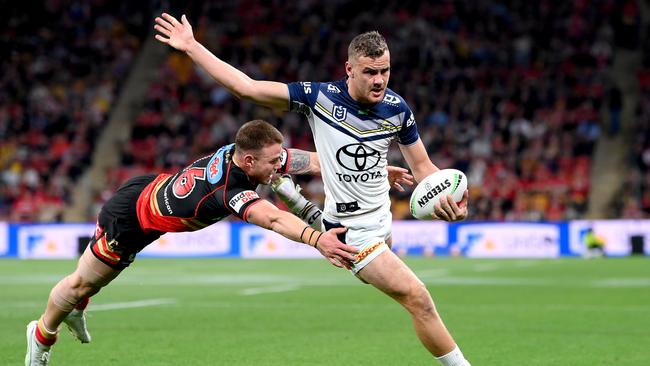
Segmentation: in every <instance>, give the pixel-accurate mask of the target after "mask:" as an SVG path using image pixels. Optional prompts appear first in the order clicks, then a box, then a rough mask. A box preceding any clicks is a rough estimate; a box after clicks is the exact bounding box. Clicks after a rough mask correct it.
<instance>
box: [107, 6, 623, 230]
mask: <svg viewBox="0 0 650 366" xmlns="http://www.w3.org/2000/svg"><path fill="white" fill-rule="evenodd" d="M475 5H478V6H477V7H472V8H470V7H468V6H466V4H465V3H463V2H454V3H452V2H442V3H438V4H427V3H420V2H407V3H406V4H404V3H400V4H396V3H395V4H392V5H388V6H380V5H375V7H374V8H373V7H371V8H368V7H365V6H366V5H363V4H362V3H361V2H359V3H351V4H349V3H346V4H343V3H337V6H328V7H324V6H322V4H320V3H319V2H316V1H311V2H309V1H308V2H301V3H300V4H290V3H275V2H274V3H272V4H261V3H259V2H253V1H242V2H237V3H227V4H206V5H205V6H204V7H203V9H201V12H200V13H201V16H200V17H199V18H198V19H197V21H195V22H194V23H195V24H196V26H195V28H197V38H199V40H200V41H201V42H203V43H204V44H205V45H206V46H207V47H208V48H209V49H212V50H214V51H215V53H216V54H217V55H218V56H219V57H221V58H223V59H225V60H228V61H229V62H232V63H233V64H235V65H238V66H239V67H241V68H242V69H243V70H244V71H245V72H247V73H248V74H249V75H252V76H253V77H254V78H259V79H276V80H283V81H294V80H305V81H309V80H325V79H327V78H328V76H329V77H331V76H330V75H338V76H339V77H343V75H344V74H343V71H344V70H343V67H342V65H343V60H345V58H346V56H347V55H346V52H347V50H346V48H345V47H346V45H347V42H348V41H349V39H351V38H352V37H353V36H354V35H355V34H356V33H358V32H360V31H362V30H366V29H369V28H373V27H375V24H378V25H379V26H378V30H379V31H380V32H381V33H383V34H384V35H385V36H386V37H387V38H388V40H389V46H390V47H391V54H392V69H393V72H392V75H391V76H392V78H391V82H390V85H389V86H391V87H392V88H393V89H395V90H396V91H399V92H400V93H402V95H404V97H405V98H406V100H407V101H408V102H409V104H410V106H411V108H412V109H413V110H414V111H415V113H416V119H417V121H418V128H419V130H420V134H421V136H422V139H423V141H424V142H425V145H426V146H427V149H428V151H429V152H430V154H431V155H432V158H433V161H434V162H436V163H437V164H438V165H439V166H440V167H441V168H447V167H454V168H457V169H460V170H463V171H465V172H467V173H468V177H469V179H470V186H471V187H472V188H471V198H470V200H471V201H472V205H471V209H472V212H471V215H470V216H471V218H472V219H475V220H543V219H544V220H561V219H568V218H576V217H580V215H582V214H583V213H584V212H585V210H586V204H587V198H588V193H589V174H590V171H589V170H590V162H591V155H592V151H593V146H594V142H595V140H596V139H597V137H598V134H599V124H600V112H599V111H600V108H601V106H602V105H603V103H604V102H605V99H606V98H607V93H608V90H607V87H606V85H605V78H604V71H605V70H606V68H607V67H608V64H609V62H610V59H611V53H612V47H611V40H610V39H609V38H610V37H611V29H610V27H609V22H608V15H607V14H608V12H610V10H611V7H612V6H613V2H612V1H602V2H597V5H598V6H591V5H593V4H591V5H589V4H588V2H576V3H575V4H564V5H562V6H551V4H550V3H549V2H539V3H527V4H520V3H519V2H512V4H510V5H504V4H496V3H492V2H487V1H484V2H478V4H475ZM588 5H589V6H588ZM362 10H365V12H362ZM278 12H279V13H282V14H284V15H285V16H283V17H277V16H275V14H278ZM359 14H363V15H359ZM365 14H368V15H365ZM369 14H372V17H371V16H370V15H369ZM160 73H161V75H160V78H159V81H158V82H157V83H155V84H154V85H152V86H151V91H150V93H149V99H148V101H147V103H146V105H145V107H144V108H143V112H142V113H141V114H140V116H139V118H138V119H137V121H136V123H135V127H134V129H133V139H132V142H131V143H130V144H129V145H128V146H126V147H125V154H124V160H123V167H122V168H120V169H119V170H118V171H117V172H115V179H113V181H114V183H115V184H116V185H117V184H118V183H119V182H121V181H123V180H124V179H125V178H126V177H127V176H131V175H133V174H135V173H136V172H139V171H152V170H154V171H158V170H174V169H176V168H178V167H180V166H181V165H182V162H183V161H186V160H187V159H190V158H192V157H196V156H200V155H201V154H202V153H207V152H209V151H210V150H211V149H212V148H213V147H214V146H218V145H220V144H222V143H226V142H227V141H230V140H231V137H232V133H233V132H234V131H235V130H236V127H237V125H238V124H239V123H241V122H242V121H246V120H248V119H251V118H253V117H262V118H266V119H268V120H271V121H273V122H274V123H276V124H277V125H278V126H280V127H281V129H282V130H283V132H284V133H285V135H286V136H287V137H288V140H287V143H288V145H291V146H294V147H298V148H303V149H313V145H312V142H311V133H310V131H309V129H308V128H307V127H306V122H304V121H303V120H301V119H300V117H299V116H297V115H294V114H285V115H277V114H274V113H273V112H272V111H269V110H264V109H262V108H259V107H256V106H253V105H252V104H250V103H246V102H241V103H240V102H239V101H237V100H234V99H232V98H231V97H230V96H229V95H228V93H227V92H226V91H225V90H223V89H221V88H220V87H219V86H218V85H215V84H214V83H213V82H212V81H211V80H210V79H209V78H208V77H207V76H206V75H204V74H203V73H202V71H201V70H199V69H196V68H195V67H194V66H193V65H192V63H191V61H190V60H189V58H188V57H186V56H185V55H182V54H179V53H172V54H171V55H170V57H169V61H168V62H167V63H166V64H165V65H164V67H163V68H162V69H161V70H160ZM134 151H137V154H134V153H133V152H134ZM163 152H164V153H163ZM391 159H392V160H391V163H393V164H396V165H401V166H405V163H404V162H403V161H401V160H400V159H401V158H400V154H399V153H398V151H397V150H394V154H391ZM305 179H306V178H305ZM301 184H302V186H303V188H304V189H305V191H306V192H307V194H308V196H309V197H311V198H312V199H315V200H316V201H320V202H321V203H322V199H323V197H322V195H323V189H322V185H321V182H320V180H318V179H312V180H301ZM408 194H409V192H406V193H404V194H395V195H394V216H395V217H396V218H400V219H406V218H409V217H410V215H409V213H408V202H407V200H408Z"/></svg>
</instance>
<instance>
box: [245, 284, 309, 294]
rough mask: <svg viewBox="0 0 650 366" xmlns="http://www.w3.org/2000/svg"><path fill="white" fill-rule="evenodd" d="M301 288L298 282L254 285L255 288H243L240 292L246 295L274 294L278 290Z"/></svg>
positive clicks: (287, 290) (286, 290)
mask: <svg viewBox="0 0 650 366" xmlns="http://www.w3.org/2000/svg"><path fill="white" fill-rule="evenodd" d="M299 288H300V285H298V284H285V285H278V286H270V287H253V288H246V289H243V290H241V291H239V294H240V295H244V296H253V295H260V294H272V293H277V292H289V291H296V290H297V289H299Z"/></svg>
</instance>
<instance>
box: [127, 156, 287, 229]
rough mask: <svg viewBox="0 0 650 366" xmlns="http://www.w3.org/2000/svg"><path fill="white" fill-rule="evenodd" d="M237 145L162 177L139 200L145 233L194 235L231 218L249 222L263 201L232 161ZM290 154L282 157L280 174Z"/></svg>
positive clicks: (140, 219) (138, 206)
mask: <svg viewBox="0 0 650 366" xmlns="http://www.w3.org/2000/svg"><path fill="white" fill-rule="evenodd" d="M234 151H235V144H230V145H226V146H223V147H222V148H220V149H219V150H217V152H215V153H214V154H212V155H208V156H205V157H203V158H201V159H199V160H197V161H195V162H193V163H192V164H191V165H189V166H187V167H185V168H184V169H183V170H181V171H180V172H178V173H176V174H174V175H170V174H161V175H159V176H157V177H156V179H154V180H153V181H152V182H151V183H149V184H148V185H147V186H146V187H145V189H144V190H143V191H142V193H141V194H140V196H139V197H138V202H137V215H138V221H139V222H140V226H141V227H142V229H143V230H144V231H145V232H148V231H151V230H155V231H162V232H179V231H195V230H199V229H202V228H204V227H206V226H209V225H211V224H213V223H215V222H217V221H219V220H221V219H223V218H225V217H226V216H228V215H230V214H235V215H236V216H237V217H239V218H241V219H243V220H244V221H246V211H247V210H248V208H250V207H251V205H253V204H254V203H255V202H257V201H259V200H260V197H259V196H258V195H257V192H255V189H256V188H257V184H254V183H252V182H251V181H250V180H249V179H248V176H247V175H246V173H244V171H243V170H241V169H240V168H239V167H238V166H237V165H235V164H234V163H233V161H232V155H233V154H234ZM288 154H289V152H288V150H286V149H284V150H283V153H282V168H281V169H280V170H281V172H284V171H286V167H287V166H288V164H287V163H288V161H289V156H288Z"/></svg>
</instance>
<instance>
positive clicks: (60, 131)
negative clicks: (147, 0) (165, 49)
mask: <svg viewBox="0 0 650 366" xmlns="http://www.w3.org/2000/svg"><path fill="white" fill-rule="evenodd" d="M149 14H150V10H146V7H144V8H141V7H140V6H139V5H137V4H136V5H126V4H113V3H111V2H109V1H95V2H92V3H91V2H82V3H79V2H75V3H72V4H70V3H69V2H54V1H48V2H44V3H43V6H42V7H41V6H39V7H36V8H34V7H33V6H32V5H30V4H29V3H25V4H18V3H16V4H13V5H12V7H11V8H10V9H9V11H8V13H7V14H3V15H5V18H6V22H3V25H2V27H1V28H0V60H1V61H0V62H1V63H2V75H1V76H0V220H11V221H23V222H34V221H39V222H48V221H60V220H61V218H62V212H63V209H64V208H65V206H66V204H68V203H69V198H70V192H71V190H72V189H73V187H74V183H75V181H76V180H77V178H78V177H79V176H80V175H81V174H82V172H83V171H84V170H85V169H86V168H87V166H88V165H89V164H90V156H91V153H92V150H93V147H94V144H95V141H96V138H97V136H98V135H99V134H100V133H101V130H102V127H103V124H104V122H105V120H106V118H107V115H108V114H109V113H110V109H111V105H112V103H113V101H114V99H115V97H116V92H117V91H118V90H119V87H120V84H121V83H122V81H123V80H124V79H125V78H126V76H127V74H128V71H129V68H130V66H131V64H132V61H133V58H134V56H135V55H136V54H137V52H138V50H139V47H140V44H141V42H142V39H143V37H144V34H145V33H144V29H145V28H144V24H143V19H145V18H146V17H149Z"/></svg>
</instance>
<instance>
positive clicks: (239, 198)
mask: <svg viewBox="0 0 650 366" xmlns="http://www.w3.org/2000/svg"><path fill="white" fill-rule="evenodd" d="M257 198H260V196H258V195H257V192H255V191H243V192H240V193H239V194H237V195H236V196H235V197H233V198H232V199H231V200H230V202H228V205H229V206H230V207H231V208H232V209H233V210H235V212H240V210H241V208H242V207H243V206H244V205H245V204H246V203H247V202H250V201H252V200H254V199H257Z"/></svg>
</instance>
